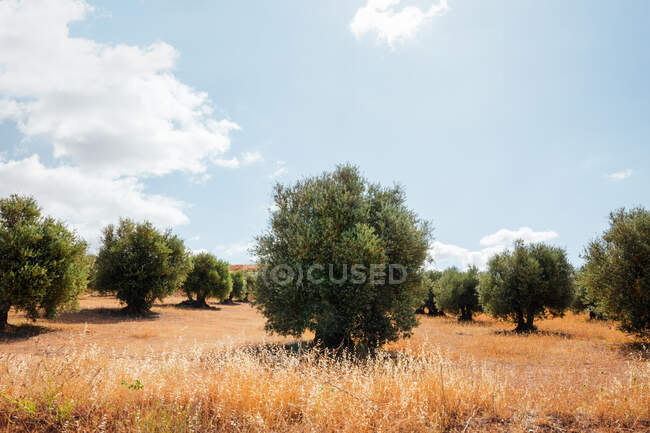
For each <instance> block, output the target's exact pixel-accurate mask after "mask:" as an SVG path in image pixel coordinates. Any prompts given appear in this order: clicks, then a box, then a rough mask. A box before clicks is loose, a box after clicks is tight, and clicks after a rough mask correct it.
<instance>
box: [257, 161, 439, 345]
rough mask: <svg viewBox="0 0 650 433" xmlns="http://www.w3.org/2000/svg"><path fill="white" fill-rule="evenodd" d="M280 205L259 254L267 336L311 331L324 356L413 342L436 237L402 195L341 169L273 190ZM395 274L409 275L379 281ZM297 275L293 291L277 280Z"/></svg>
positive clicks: (259, 295) (291, 286) (396, 189)
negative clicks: (410, 337) (336, 351)
mask: <svg viewBox="0 0 650 433" xmlns="http://www.w3.org/2000/svg"><path fill="white" fill-rule="evenodd" d="M274 199H275V206H276V207H277V210H275V211H274V212H273V213H272V215H271V221H270V227H269V230H268V232H267V233H266V234H264V235H262V236H260V237H258V238H257V243H256V246H255V248H254V252H255V253H256V255H257V257H258V259H259V263H260V264H261V265H263V271H262V273H263V274H262V281H263V283H262V284H261V285H260V286H259V287H258V288H257V291H256V295H255V296H256V305H257V307H258V308H259V309H260V311H261V312H262V313H263V314H264V316H265V317H266V318H267V325H266V327H267V329H268V330H271V331H275V332H277V333H279V334H283V335H294V336H297V337H299V336H301V335H302V334H303V332H304V331H305V330H307V329H309V330H311V331H313V332H314V334H315V341H316V342H317V343H318V344H320V345H322V346H324V347H329V348H343V347H346V348H351V349H355V350H359V351H360V352H366V351H373V350H374V349H375V348H376V347H378V346H380V345H381V344H383V343H385V342H388V341H394V340H397V339H398V338H400V337H404V336H408V335H410V331H411V330H412V328H413V327H414V326H415V325H416V324H417V320H416V316H415V310H416V309H417V307H418V306H419V304H420V303H421V302H422V298H423V294H422V287H421V278H422V267H423V264H424V262H425V259H426V257H427V250H428V245H429V240H430V230H429V227H428V225H427V224H426V223H425V222H423V221H421V220H420V219H419V218H418V217H417V215H416V214H415V213H414V212H413V211H411V210H409V209H408V208H407V207H406V198H405V195H404V192H403V190H402V188H401V187H399V186H393V187H390V188H385V187H382V186H380V185H377V184H369V183H368V182H367V181H366V180H365V179H364V178H363V177H361V175H360V174H359V170H358V169H357V168H356V167H352V166H339V167H337V169H336V170H335V171H334V172H331V173H324V174H322V175H321V176H318V177H311V178H307V179H304V180H301V181H298V182H296V183H295V184H294V185H292V186H283V185H276V187H275V194H274ZM379 264H380V265H379ZM389 264H397V265H401V266H403V268H400V269H402V270H403V271H405V272H400V271H399V270H398V271H397V272H394V273H393V277H394V281H393V284H391V282H390V281H389V279H388V278H381V276H380V277H379V278H377V275H378V273H379V272H384V273H386V274H388V273H389V271H390V270H391V269H393V270H394V267H392V268H391V267H389V266H388V265H389ZM354 265H359V266H356V267H353V266H354ZM282 267H285V268H284V271H283V272H279V273H278V270H279V269H282ZM288 269H291V270H292V271H291V272H289V271H288ZM292 272H293V273H295V278H289V280H291V281H290V282H289V283H287V282H286V280H285V279H282V278H280V279H278V278H277V277H278V275H284V274H287V276H290V274H291V273H292ZM301 273H302V274H303V278H300V277H299V275H300V274H301ZM330 273H331V277H330ZM373 277H374V278H373Z"/></svg>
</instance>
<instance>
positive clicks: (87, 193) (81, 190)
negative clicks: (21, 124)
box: [0, 155, 189, 245]
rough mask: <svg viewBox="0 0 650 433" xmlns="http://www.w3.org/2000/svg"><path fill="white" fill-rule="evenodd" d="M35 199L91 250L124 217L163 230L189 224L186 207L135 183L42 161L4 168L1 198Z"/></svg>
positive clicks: (6, 164) (0, 164) (1, 165)
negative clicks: (22, 196)
mask: <svg viewBox="0 0 650 433" xmlns="http://www.w3.org/2000/svg"><path fill="white" fill-rule="evenodd" d="M13 193H18V194H28V195H32V196H34V198H36V200H37V201H38V203H39V205H40V206H41V207H42V208H43V210H44V211H45V213H46V214H48V215H52V216H54V217H56V218H59V219H62V220H64V221H66V222H69V223H70V224H71V225H72V226H73V227H74V228H75V229H77V231H78V232H79V234H81V235H82V236H84V237H85V238H86V240H88V241H89V242H90V243H91V244H92V245H97V242H98V240H99V236H100V229H101V228H102V227H104V226H105V225H107V224H109V223H116V222H117V221H118V219H119V218H120V217H130V218H133V219H135V220H143V219H148V220H150V221H151V222H152V223H154V224H155V225H157V226H159V227H169V226H174V225H179V224H186V223H188V222H189V219H188V217H187V216H186V215H185V214H184V213H183V210H182V209H183V207H184V204H183V203H182V202H180V201H176V200H173V199H170V198H167V197H163V196H159V195H148V194H145V193H144V192H143V186H142V185H141V184H140V183H139V182H138V180H137V179H136V178H133V177H126V178H120V179H113V178H111V177H106V176H103V175H99V174H98V175H90V174H88V173H85V172H83V171H82V170H80V169H79V168H77V167H71V166H60V167H56V168H48V167H45V166H44V165H43V164H42V163H41V162H40V160H39V158H38V156H36V155H33V156H31V157H29V158H26V159H23V160H21V161H7V162H0V197H6V196H8V195H9V194H13Z"/></svg>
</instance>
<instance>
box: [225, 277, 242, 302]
mask: <svg viewBox="0 0 650 433" xmlns="http://www.w3.org/2000/svg"><path fill="white" fill-rule="evenodd" d="M231 276H232V290H231V291H230V297H229V298H228V301H230V302H233V299H234V298H237V299H242V298H243V297H244V294H245V293H246V279H245V278H244V272H243V271H236V272H232V273H231Z"/></svg>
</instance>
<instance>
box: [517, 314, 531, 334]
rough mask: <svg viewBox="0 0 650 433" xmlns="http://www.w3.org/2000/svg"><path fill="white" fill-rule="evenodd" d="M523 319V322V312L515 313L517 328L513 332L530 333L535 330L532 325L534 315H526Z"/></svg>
mask: <svg viewBox="0 0 650 433" xmlns="http://www.w3.org/2000/svg"><path fill="white" fill-rule="evenodd" d="M525 318H526V320H525V321H524V312H523V311H518V312H517V327H516V328H515V332H532V331H534V330H535V325H534V324H533V321H534V320H535V314H533V313H526V315H525Z"/></svg>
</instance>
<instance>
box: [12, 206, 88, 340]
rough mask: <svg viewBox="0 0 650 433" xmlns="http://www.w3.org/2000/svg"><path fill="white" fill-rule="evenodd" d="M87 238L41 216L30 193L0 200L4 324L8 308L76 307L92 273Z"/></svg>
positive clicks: (50, 311) (53, 310)
mask: <svg viewBox="0 0 650 433" xmlns="http://www.w3.org/2000/svg"><path fill="white" fill-rule="evenodd" d="M88 264H89V262H88V261H87V260H86V243H85V242H84V241H83V240H82V239H80V238H79V237H78V236H77V235H76V234H75V233H73V232H71V231H69V230H68V229H67V228H66V227H65V225H64V224H63V223H61V222H59V221H56V220H54V219H53V218H48V217H43V216H41V210H40V208H39V207H38V205H37V204H36V201H35V200H34V199H33V198H31V197H24V196H19V195H12V196H10V197H8V198H5V199H1V200H0V330H5V329H7V327H8V324H7V319H8V314H9V310H10V308H11V307H14V308H16V309H19V310H23V311H25V312H26V313H27V316H28V317H30V318H33V319H35V318H36V317H38V313H39V310H40V309H42V310H44V312H45V315H46V316H47V317H53V316H55V315H56V314H57V313H58V312H59V311H61V310H66V309H70V308H74V307H75V306H76V305H77V296H78V295H79V293H81V291H82V290H83V289H84V288H85V287H86V284H87V277H88Z"/></svg>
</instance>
